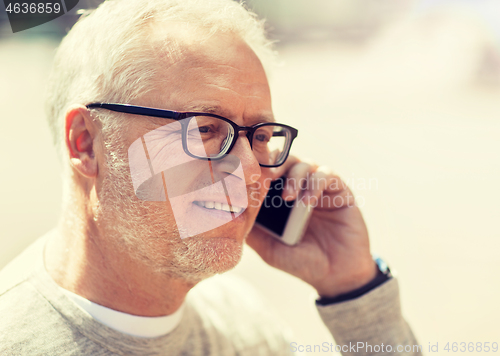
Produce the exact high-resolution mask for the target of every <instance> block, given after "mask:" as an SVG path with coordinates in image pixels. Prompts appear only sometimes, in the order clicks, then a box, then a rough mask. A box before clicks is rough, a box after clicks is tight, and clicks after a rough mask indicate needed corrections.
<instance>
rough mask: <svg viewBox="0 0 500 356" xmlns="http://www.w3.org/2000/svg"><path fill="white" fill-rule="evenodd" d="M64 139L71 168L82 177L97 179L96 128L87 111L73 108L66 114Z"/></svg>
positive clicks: (79, 107)
mask: <svg viewBox="0 0 500 356" xmlns="http://www.w3.org/2000/svg"><path fill="white" fill-rule="evenodd" d="M65 120H66V126H65V139H66V146H67V148H68V151H69V156H70V157H69V158H70V161H71V164H72V166H73V167H74V168H75V169H76V170H77V171H78V172H79V173H80V174H81V175H82V176H84V177H87V178H95V177H97V172H98V169H97V167H98V166H97V158H96V154H95V151H94V144H95V140H96V136H97V133H98V132H99V131H98V128H97V126H96V124H95V123H94V121H93V120H92V118H91V117H90V112H89V110H88V109H87V108H86V107H84V106H80V105H79V106H75V107H72V108H70V109H69V110H68V111H67V112H66V117H65Z"/></svg>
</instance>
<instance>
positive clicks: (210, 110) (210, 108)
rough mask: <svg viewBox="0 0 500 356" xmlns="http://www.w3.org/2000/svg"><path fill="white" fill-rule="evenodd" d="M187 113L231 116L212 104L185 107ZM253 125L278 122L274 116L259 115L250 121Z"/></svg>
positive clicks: (220, 107)
mask: <svg viewBox="0 0 500 356" xmlns="http://www.w3.org/2000/svg"><path fill="white" fill-rule="evenodd" d="M184 111H185V112H202V113H207V114H214V115H219V116H222V117H227V118H228V119H230V116H231V115H228V114H229V112H228V111H227V110H225V109H224V108H223V107H222V106H220V105H210V104H191V105H187V106H186V107H185V110H184ZM248 121H249V123H251V124H256V123H260V122H276V121H275V120H274V117H273V116H272V114H271V115H270V116H267V115H259V116H257V117H255V118H253V119H250V120H248Z"/></svg>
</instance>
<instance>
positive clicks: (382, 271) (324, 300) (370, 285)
mask: <svg viewBox="0 0 500 356" xmlns="http://www.w3.org/2000/svg"><path fill="white" fill-rule="evenodd" d="M374 263H375V266H376V270H375V276H374V277H373V278H372V279H371V280H369V281H368V282H367V283H365V284H363V285H361V286H360V287H359V288H356V289H352V290H350V291H348V292H345V293H341V294H337V295H335V296H328V295H322V294H320V299H318V300H317V301H316V303H317V304H318V305H329V304H334V303H340V302H344V301H347V300H351V299H355V298H358V297H360V296H362V295H364V294H366V293H368V292H370V291H371V290H373V289H375V288H377V287H378V286H380V285H382V284H384V283H385V282H387V281H388V280H389V279H391V278H392V274H391V271H390V269H389V267H388V266H387V264H386V263H385V262H384V261H383V260H382V259H381V258H379V257H376V256H374Z"/></svg>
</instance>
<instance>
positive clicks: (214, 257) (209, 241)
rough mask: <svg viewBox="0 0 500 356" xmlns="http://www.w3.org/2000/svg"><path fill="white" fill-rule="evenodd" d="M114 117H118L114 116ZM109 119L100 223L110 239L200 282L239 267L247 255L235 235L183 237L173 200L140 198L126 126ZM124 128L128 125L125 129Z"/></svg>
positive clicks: (160, 268) (143, 259)
mask: <svg viewBox="0 0 500 356" xmlns="http://www.w3.org/2000/svg"><path fill="white" fill-rule="evenodd" d="M111 121H113V120H111ZM111 125H112V124H107V123H106V121H105V122H104V123H103V130H102V132H103V136H104V142H105V146H106V147H105V148H104V149H105V152H106V165H107V170H108V174H107V176H106V177H105V178H104V179H103V183H102V188H101V190H100V192H98V197H99V206H98V208H97V210H96V212H95V221H96V223H97V225H98V226H99V228H100V229H102V231H103V232H104V234H105V236H106V238H112V239H115V240H116V241H117V244H119V245H120V246H123V252H124V253H128V254H129V255H130V256H131V257H133V258H134V259H135V260H136V261H138V262H139V263H142V264H145V265H147V266H148V267H150V268H151V270H152V271H153V272H154V273H162V274H166V275H169V276H172V277H174V278H180V279H183V280H185V281H187V282H189V283H197V282H199V281H201V280H203V279H206V278H208V277H210V276H213V275H215V274H218V273H223V272H226V271H228V270H230V269H232V268H234V267H235V266H236V265H237V264H238V262H239V261H240V259H241V256H242V244H241V242H238V241H237V240H235V239H232V238H213V237H211V238H203V235H198V236H194V237H190V238H185V239H181V238H180V233H179V231H178V228H177V226H176V224H175V219H174V216H173V213H172V211H171V209H170V207H169V204H168V202H148V201H142V200H139V199H137V198H136V196H135V194H134V191H133V187H132V179H131V177H130V169H129V166H128V158H127V155H126V152H127V150H128V147H124V144H123V143H122V142H121V137H123V136H122V135H121V133H120V129H117V128H116V127H115V125H112V126H113V127H110V126H111ZM122 130H123V129H122Z"/></svg>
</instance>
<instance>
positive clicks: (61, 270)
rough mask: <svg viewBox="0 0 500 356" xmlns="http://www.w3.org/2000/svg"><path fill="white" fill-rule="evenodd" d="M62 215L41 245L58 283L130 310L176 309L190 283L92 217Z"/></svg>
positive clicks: (109, 305) (155, 311)
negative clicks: (135, 251)
mask: <svg viewBox="0 0 500 356" xmlns="http://www.w3.org/2000/svg"><path fill="white" fill-rule="evenodd" d="M66 211H69V209H66ZM64 215H70V214H63V217H62V219H61V221H62V223H61V224H60V225H59V226H58V228H57V230H56V233H55V234H54V235H53V236H52V237H51V238H50V239H49V241H47V246H46V248H45V266H46V269H47V271H48V273H49V275H50V276H51V277H52V278H53V279H54V281H55V282H56V283H57V284H58V285H59V286H61V287H62V288H64V289H66V290H69V291H71V292H73V293H75V294H78V295H80V296H82V297H84V298H86V299H88V300H90V301H92V302H94V303H97V304H100V305H102V306H105V307H107V308H111V309H114V310H118V311H121V312H124V313H128V314H133V315H139V316H163V315H170V314H172V313H174V312H175V311H176V310H177V309H179V307H180V306H181V305H182V303H183V301H184V299H185V297H186V294H187V292H188V291H189V290H190V289H191V288H192V287H193V286H194V284H193V283H188V282H186V281H184V280H181V279H178V278H174V277H171V276H167V275H164V274H161V273H155V272H154V271H152V270H151V268H150V267H148V266H146V265H145V264H144V263H142V262H141V261H138V260H137V259H134V258H133V257H132V256H130V253H129V252H127V249H126V248H124V247H123V246H117V243H116V239H113V238H112V237H111V236H105V234H103V233H101V232H100V231H99V230H97V228H96V227H95V226H92V225H93V224H92V222H88V223H87V222H86V221H81V220H80V219H71V216H64ZM80 216H82V215H80ZM87 221H93V220H92V219H88V220H87Z"/></svg>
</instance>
